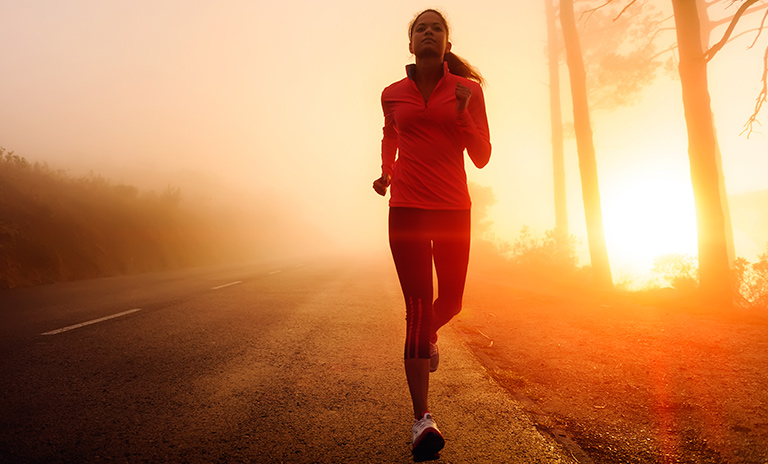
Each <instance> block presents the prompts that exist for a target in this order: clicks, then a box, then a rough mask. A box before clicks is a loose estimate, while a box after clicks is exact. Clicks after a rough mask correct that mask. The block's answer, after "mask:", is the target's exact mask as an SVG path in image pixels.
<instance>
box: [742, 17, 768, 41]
mask: <svg viewBox="0 0 768 464" xmlns="http://www.w3.org/2000/svg"><path fill="white" fill-rule="evenodd" d="M765 18H768V10H765V14H764V15H763V19H762V20H761V21H760V28H759V29H758V30H757V35H756V36H755V40H753V41H752V44H751V45H750V46H749V47H747V48H752V47H754V46H755V44H756V43H757V39H759V38H760V34H762V33H763V28H764V27H765Z"/></svg>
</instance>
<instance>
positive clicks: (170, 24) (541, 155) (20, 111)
mask: <svg viewBox="0 0 768 464" xmlns="http://www.w3.org/2000/svg"><path fill="white" fill-rule="evenodd" d="M540 3H541V2H533V1H531V2H508V1H478V2H459V1H448V0H446V1H443V2H440V3H439V4H438V5H437V6H438V7H439V8H440V9H441V10H443V11H444V12H445V13H446V16H447V17H448V20H449V21H450V23H451V27H452V31H451V41H452V43H453V51H454V52H456V53H457V54H458V55H460V56H463V57H465V58H467V59H468V60H469V61H470V62H471V63H472V64H473V65H475V66H477V67H478V68H479V69H480V70H481V72H482V73H483V75H484V77H485V78H486V79H487V80H488V82H489V84H488V86H487V87H486V88H485V98H486V103H487V111H488V117H489V122H490V131H491V142H492V144H493V150H494V151H493V154H492V157H491V162H490V164H489V165H488V166H487V167H486V168H485V169H484V170H482V171H478V170H476V169H474V167H472V166H471V164H469V163H467V170H468V176H469V179H470V181H471V182H473V183H476V184H478V185H481V186H485V187H490V188H491V189H492V190H493V193H494V196H495V198H496V202H495V204H493V205H492V206H491V207H490V210H489V217H488V219H489V220H490V221H492V222H493V227H492V233H493V235H494V236H495V237H496V238H497V239H499V240H505V241H514V240H515V239H516V237H517V235H518V233H519V231H520V229H521V228H522V227H523V226H529V227H531V229H532V230H533V231H535V233H537V234H542V233H544V231H546V230H548V229H552V228H553V227H554V207H553V201H554V200H553V194H552V190H553V187H552V164H551V146H550V134H549V131H550V129H549V100H548V88H547V86H548V77H547V62H546V54H545V46H546V31H545V23H544V6H543V4H540ZM653 4H655V5H657V6H658V7H659V8H660V9H661V10H662V11H663V12H666V13H670V12H671V4H669V2H665V1H661V0H659V1H656V2H648V3H647V5H653ZM644 5H646V4H644ZM432 6H435V5H433V4H424V5H421V4H414V3H413V2H411V1H404V0H403V1H387V2H359V1H352V0H333V1H330V2H309V1H284V2H253V1H244V0H243V1H230V2H226V3H213V2H204V1H190V0H185V1H181V0H167V1H163V2H154V1H147V0H132V1H123V0H118V1H110V2H102V1H98V0H73V1H68V2H59V1H54V0H30V1H25V2H16V1H11V0H0V11H1V12H2V13H1V14H0V41H1V42H2V43H3V44H4V46H3V58H2V60H0V146H3V147H5V148H6V149H8V150H13V151H15V152H16V153H17V154H20V155H22V156H24V157H26V158H28V159H29V160H31V161H41V162H46V163H49V164H50V165H51V166H53V167H56V168H62V169H65V170H68V171H70V172H72V173H73V174H77V175H79V174H85V173H88V172H95V173H99V174H101V175H103V176H105V177H107V178H110V179H114V180H115V182H119V183H127V184H132V185H137V186H139V187H141V188H147V189H163V188H164V187H166V186H173V187H178V188H180V189H181V193H182V196H183V197H184V198H185V201H187V202H189V204H190V205H192V207H194V204H195V202H200V204H206V205H208V206H213V207H214V208H223V209H226V208H235V209H236V208H241V209H242V211H243V213H244V214H250V212H251V211H253V212H255V213H254V214H256V215H257V216H258V215H259V214H264V216H263V217H257V218H255V221H254V222H255V224H264V225H271V226H276V224H279V225H283V224H285V225H286V226H287V227H288V228H289V229H290V230H285V231H284V233H282V232H281V233H277V234H276V237H282V238H288V241H289V242H291V243H293V244H296V245H297V246H296V249H297V250H299V249H301V250H313V251H318V252H331V251H334V250H335V249H339V250H344V251H353V252H366V251H367V252H372V253H380V252H382V250H384V251H386V247H387V245H386V213H387V203H386V199H382V198H381V197H379V196H378V195H376V194H375V193H374V192H373V190H372V189H371V182H372V181H373V179H374V178H375V177H377V176H378V175H379V173H380V163H381V160H380V156H379V149H380V141H381V127H382V124H383V118H382V114H381V107H380V100H379V97H380V94H381V90H382V89H383V88H384V87H385V86H386V85H388V84H390V83H392V82H394V81H396V80H399V79H401V78H402V77H403V76H404V66H405V65H406V64H407V63H409V62H411V60H412V57H411V56H410V55H409V53H408V41H407V25H408V22H409V21H410V20H411V19H412V17H413V15H414V14H415V13H417V12H418V11H420V10H421V9H423V8H426V7H432ZM646 7H647V6H646ZM672 26H673V24H672V23H671V22H670V23H669V24H667V27H672ZM715 35H717V34H715ZM752 38H753V37H751V36H750V37H743V38H740V39H737V40H736V41H734V42H733V43H732V44H729V45H728V46H727V47H726V48H725V49H724V50H723V51H722V52H721V54H720V55H718V56H717V58H716V59H715V60H713V61H712V63H711V65H710V89H711V94H712V99H713V108H714V112H715V115H714V117H715V120H716V123H717V128H718V136H719V138H720V144H721V150H722V155H723V168H724V172H725V176H726V186H727V189H728V193H729V194H733V195H736V194H748V193H749V192H757V191H761V190H765V189H768V176H766V175H765V173H766V172H768V141H766V138H765V137H764V136H762V135H761V134H753V135H752V136H751V137H750V138H747V137H746V136H744V135H740V133H741V131H742V125H743V123H744V122H745V121H746V119H747V118H748V116H749V114H750V113H751V112H752V109H753V106H754V99H755V97H756V96H757V94H758V92H759V90H760V75H761V73H762V69H761V67H762V61H761V54H762V49H757V48H756V49H753V50H749V49H748V48H747V47H748V45H749V44H750V43H751V40H752ZM658 40H659V47H660V49H664V48H668V47H670V46H671V45H672V44H673V43H674V41H675V39H674V32H667V33H665V34H662V35H661V37H660V38H659V39H658ZM673 71H674V70H673ZM561 79H562V80H563V88H564V90H566V89H567V73H566V70H565V68H564V67H563V68H562V69H561ZM735 82H736V83H735ZM564 98H565V100H566V101H565V102H564V105H566V107H564V108H563V114H564V117H565V118H566V122H567V120H570V114H569V111H570V108H569V106H568V105H569V102H568V101H567V99H568V92H566V91H564ZM593 117H594V120H593V122H594V136H595V141H596V146H597V161H598V171H599V176H600V184H601V193H602V201H603V207H604V217H605V227H606V238H607V242H608V247H609V254H610V257H611V260H612V265H613V267H614V269H616V270H617V271H615V272H624V271H627V272H632V273H636V274H642V273H644V272H647V271H648V268H649V266H650V260H651V259H652V258H653V256H655V255H660V254H663V253H670V252H675V253H694V254H695V250H696V242H695V216H694V214H693V200H692V193H691V191H690V178H689V174H688V169H689V168H688V159H687V141H686V132H685V120H684V117H683V112H682V100H681V96H680V85H679V81H678V80H676V79H675V77H674V72H671V73H669V72H667V73H665V72H663V71H659V72H658V73H657V76H656V79H655V80H654V81H653V83H652V84H650V85H648V86H647V87H646V88H644V90H643V92H642V95H641V96H640V97H639V98H638V99H637V100H636V101H635V102H634V103H633V104H632V105H631V106H626V107H622V108H620V109H617V110H612V111H596V112H595V113H594V115H593ZM566 182H567V194H568V210H569V221H570V224H571V233H572V234H574V235H575V236H576V237H578V238H580V239H581V243H582V247H583V248H584V250H581V252H582V254H583V256H584V258H585V259H586V260H588V258H587V256H588V255H587V254H586V245H585V244H586V238H585V233H586V232H585V226H584V218H583V216H584V215H583V210H582V207H581V191H580V183H579V171H578V161H577V158H576V151H575V143H574V141H573V140H572V138H568V139H567V145H566ZM649 192H650V193H649ZM651 193H654V194H651ZM264 212H270V213H269V214H267V213H264ZM749 214H751V213H750V212H749V211H747V212H745V213H743V215H742V216H740V217H749ZM276 218H277V219H276ZM641 226H642V227H646V229H642V228H641ZM734 228H735V229H736V231H735V236H736V240H737V243H736V252H737V255H740V256H745V257H747V258H748V259H754V257H755V256H757V254H758V253H761V252H765V244H766V242H768V236H767V235H766V233H767V232H768V231H766V230H763V229H760V228H756V227H755V226H754V224H750V223H748V221H741V222H740V220H739V219H738V218H736V217H735V218H734ZM633 233H634V234H636V235H633ZM761 234H762V235H761ZM648 237H653V239H652V240H651V241H650V242H649V243H647V244H646V245H647V246H643V247H638V246H636V245H637V243H638V241H642V240H647V239H648ZM298 242H302V243H298ZM299 245H300V246H299ZM281 246H283V245H281ZM283 247H284V248H288V247H289V246H283Z"/></svg>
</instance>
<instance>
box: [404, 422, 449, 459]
mask: <svg viewBox="0 0 768 464" xmlns="http://www.w3.org/2000/svg"><path fill="white" fill-rule="evenodd" d="M411 435H412V436H413V447H412V449H411V452H412V453H413V454H414V456H432V455H435V454H437V452H438V451H440V450H441V449H443V446H445V439H444V438H443V434H442V433H440V430H438V429H437V424H436V423H435V421H434V419H432V414H430V413H428V412H425V413H424V416H422V418H421V419H419V420H414V421H413V428H411Z"/></svg>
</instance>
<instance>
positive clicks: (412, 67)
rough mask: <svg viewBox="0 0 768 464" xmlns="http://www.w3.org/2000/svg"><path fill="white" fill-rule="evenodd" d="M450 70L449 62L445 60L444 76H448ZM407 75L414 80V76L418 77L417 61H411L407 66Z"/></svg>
mask: <svg viewBox="0 0 768 464" xmlns="http://www.w3.org/2000/svg"><path fill="white" fill-rule="evenodd" d="M449 72H450V71H448V62H447V61H443V77H445V76H447V75H448V73H449ZM405 75H406V76H408V79H410V80H414V78H415V77H416V64H415V63H411V64H408V65H406V66H405Z"/></svg>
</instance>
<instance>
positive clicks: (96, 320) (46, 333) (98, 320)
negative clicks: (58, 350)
mask: <svg viewBox="0 0 768 464" xmlns="http://www.w3.org/2000/svg"><path fill="white" fill-rule="evenodd" d="M136 311H141V308H138V309H131V310H128V311H123V312H122V313H117V314H113V315H111V316H105V317H100V318H98V319H94V320H92V321H88V322H82V323H80V324H75V325H70V326H68V327H63V328H61V329H56V330H51V331H50V332H44V333H41V334H40V335H56V334H60V333H62V332H66V331H68V330H72V329H79V328H80V327H85V326H86V325H91V324H97V323H99V322H104V321H108V320H110V319H114V318H116V317H122V316H127V315H128V314H131V313H135V312H136Z"/></svg>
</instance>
